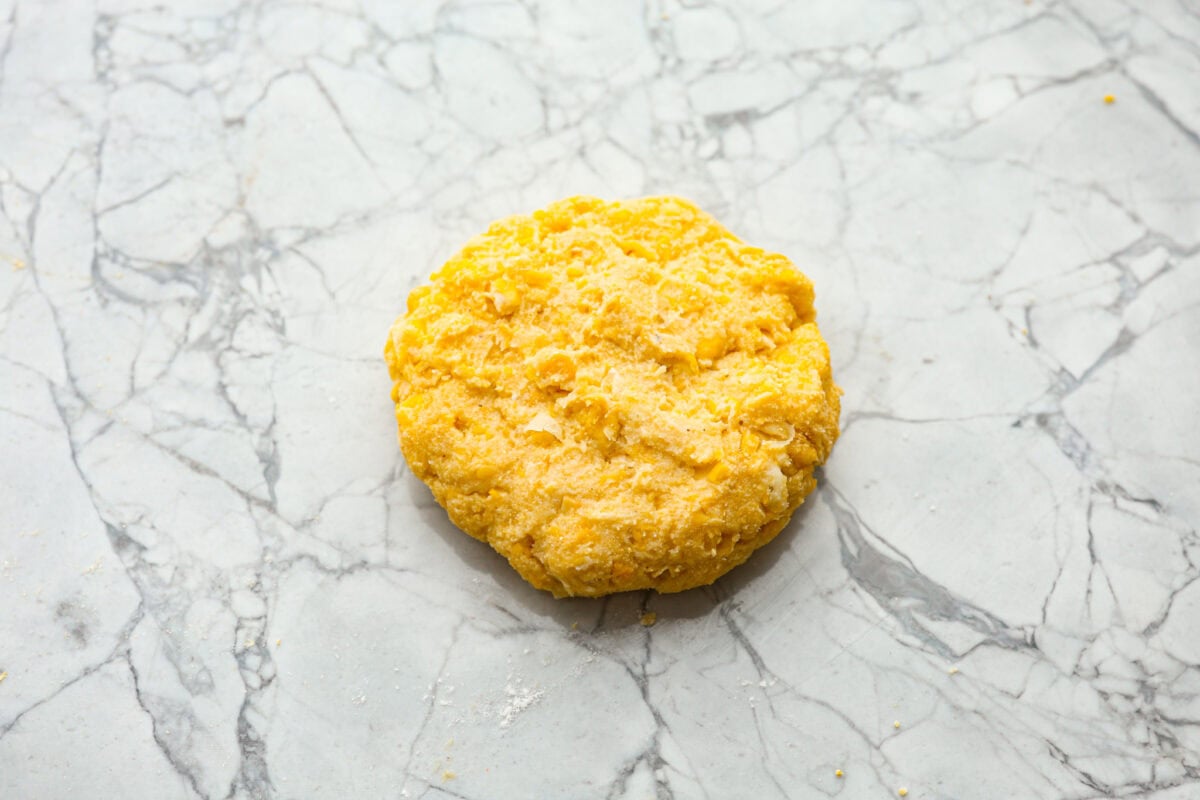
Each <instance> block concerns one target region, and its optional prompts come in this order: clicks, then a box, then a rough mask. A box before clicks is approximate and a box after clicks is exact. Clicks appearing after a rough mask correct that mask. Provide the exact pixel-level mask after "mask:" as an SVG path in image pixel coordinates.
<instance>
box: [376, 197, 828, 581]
mask: <svg viewBox="0 0 1200 800" xmlns="http://www.w3.org/2000/svg"><path fill="white" fill-rule="evenodd" d="M815 317H816V315H815V312H814V310H813V288H812V284H811V282H810V281H809V280H808V279H807V278H806V277H805V276H804V275H803V274H802V273H801V272H800V271H799V270H797V269H796V268H795V267H794V266H793V265H792V264H791V262H789V261H788V259H787V258H785V257H784V256H782V255H778V254H775V253H769V252H765V251H763V250H761V249H759V248H757V247H751V246H748V245H746V244H744V243H743V242H742V241H741V240H739V239H738V238H737V237H735V236H734V235H732V234H731V233H730V232H729V231H728V230H726V229H725V228H724V227H722V226H721V225H720V224H719V223H718V222H717V221H716V220H714V219H713V218H712V217H711V216H709V215H708V214H706V213H704V212H703V211H701V210H699V209H698V208H696V207H695V206H694V205H692V204H691V203H689V202H687V201H686V200H682V199H680V198H676V197H647V198H643V199H639V200H632V201H626V202H604V201H602V200H599V199H596V198H592V197H572V198H569V199H566V200H562V201H560V202H557V203H554V204H553V205H551V206H549V207H547V208H545V209H543V210H541V211H537V212H534V213H533V214H532V215H528V216H515V217H510V218H508V219H503V220H500V221H498V222H496V223H494V224H493V225H492V226H491V227H489V228H488V230H487V232H486V233H484V234H483V235H481V236H477V237H475V238H474V239H472V240H471V241H469V242H468V243H467V244H466V246H464V247H463V248H462V250H461V251H460V252H459V253H458V254H457V255H455V256H454V257H453V258H451V259H450V260H449V261H447V262H446V264H445V265H444V266H443V267H442V268H441V269H440V270H438V271H437V272H436V273H435V274H434V275H433V277H432V279H431V281H430V283H429V284H428V285H425V286H421V287H419V288H417V289H415V290H414V291H413V292H412V294H411V295H410V296H409V298H408V313H407V314H405V315H404V316H403V317H402V318H400V319H399V320H397V322H396V323H395V325H394V326H393V328H392V330H391V333H390V336H389V337H388V341H387V345H386V347H385V357H386V359H387V363H388V369H389V372H390V374H391V377H392V380H393V381H394V386H393V390H392V399H393V400H394V402H395V404H396V420H397V422H398V424H399V436H400V446H401V449H402V450H403V452H404V456H405V458H406V459H407V461H408V464H409V466H410V467H411V469H412V471H413V473H414V474H415V475H416V476H417V477H418V478H420V479H421V480H423V481H424V482H425V483H426V484H428V485H429V487H430V489H431V490H432V491H433V495H434V497H435V498H436V499H437V501H438V502H439V503H440V504H441V505H442V506H443V507H445V509H446V511H447V512H448V514H449V516H450V519H451V520H452V521H453V522H454V524H455V525H457V526H458V527H460V528H462V529H463V530H464V531H466V532H467V533H469V534H470V535H472V536H474V537H476V538H478V539H482V540H483V541H486V542H488V543H489V544H490V545H491V546H492V547H493V548H495V549H496V550H497V551H498V552H499V553H500V554H501V555H503V556H504V557H505V558H507V559H508V561H509V563H510V564H512V566H513V568H514V569H516V570H517V572H519V573H520V574H521V575H522V577H524V578H525V579H526V580H528V581H529V582H530V583H531V584H533V585H534V586H536V587H538V588H539V589H546V590H549V591H551V592H553V593H554V594H555V595H556V596H560V597H561V596H568V595H583V596H593V597H594V596H599V595H605V594H609V593H611V592H621V591H628V590H631V589H646V588H650V589H655V590H657V591H660V592H677V591H682V590H684V589H689V588H692V587H695V586H702V585H705V584H708V583H711V582H712V581H714V580H716V579H717V578H718V577H720V576H721V575H723V574H725V573H726V572H728V571H729V570H730V569H732V568H733V567H735V566H737V565H738V564H741V563H742V562H743V561H745V560H746V559H747V558H748V557H749V556H750V554H751V553H752V552H753V551H754V550H755V549H757V548H759V547H761V546H763V545H764V544H766V543H767V542H769V541H770V540H771V539H772V538H774V536H775V535H776V534H777V533H779V531H780V530H781V529H782V528H783V527H784V526H785V525H786V524H787V522H788V520H789V519H790V517H791V515H792V513H793V512H794V511H795V510H796V508H797V507H798V506H799V505H800V504H801V503H802V502H803V500H804V498H805V496H807V495H808V494H809V493H810V492H811V491H812V490H813V488H814V487H815V485H816V481H815V480H814V478H813V470H814V468H816V467H817V466H819V465H820V464H822V463H824V461H825V459H826V458H827V457H828V455H829V453H830V450H831V448H832V447H833V444H834V442H835V441H836V439H837V436H838V413H839V408H840V403H839V395H840V393H841V392H840V390H839V389H838V388H837V386H836V385H835V384H834V382H833V378H832V374H831V372H830V366H829V351H828V348H827V346H826V344H825V341H824V340H823V339H822V338H821V335H820V332H819V331H818V329H817V325H816V322H815Z"/></svg>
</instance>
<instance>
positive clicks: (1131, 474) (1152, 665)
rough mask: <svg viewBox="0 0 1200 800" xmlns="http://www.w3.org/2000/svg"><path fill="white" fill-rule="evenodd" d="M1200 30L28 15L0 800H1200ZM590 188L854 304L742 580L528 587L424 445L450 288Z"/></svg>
mask: <svg viewBox="0 0 1200 800" xmlns="http://www.w3.org/2000/svg"><path fill="white" fill-rule="evenodd" d="M1197 43H1200V11H1198V7H1197V6H1196V4H1195V3H1193V2H1191V0H1148V1H1147V2H1141V1H1140V0H1139V2H1132V0H1129V1H1128V2H1123V1H1122V0H1077V1H1076V2H1044V1H1043V0H1033V2H1022V1H1021V0H996V1H995V2H968V3H942V2H934V1H933V0H920V1H919V2H882V1H877V2H867V1H866V0H853V1H846V0H837V1H835V0H827V1H826V2H813V3H782V2H778V1H777V0H776V1H773V2H766V1H764V2H744V3H716V2H714V3H703V2H688V3H684V4H680V3H677V2H659V0H649V2H647V3H640V2H614V3H608V2H605V3H600V2H595V3H567V2H557V1H556V2H545V3H542V4H536V3H534V2H499V1H496V2H445V3H442V2H426V1H425V0H420V1H409V0H405V1H404V2H395V3H388V2H384V0H344V2H339V1H337V0H327V2H313V3H299V2H261V3H247V4H240V3H236V2H232V0H226V1H225V2H217V0H191V1H190V2H173V1H172V2H167V3H163V2H160V0H96V2H94V3H93V2H89V1H87V0H59V1H57V2H50V0H17V2H15V3H14V0H0V262H2V263H0V331H2V333H0V374H2V377H0V442H2V445H0V446H2V451H0V453H2V457H0V508H2V509H3V511H4V513H3V522H2V523H0V676H3V680H2V682H0V797H4V798H67V797H89V798H116V797H146V798H197V797H202V798H226V797H230V798H265V797H287V798H344V797H361V798H376V797H379V798H404V797H411V798H417V797H427V798H437V797H459V798H472V799H475V798H478V799H480V800H483V799H485V798H501V797H538V798H565V797H609V798H647V797H653V796H658V797H676V798H692V797H708V798H731V797H754V798H776V797H796V798H810V797H833V796H839V797H844V798H855V799H857V798H872V797H878V798H884V797H894V796H895V795H896V793H897V791H898V789H899V788H900V787H906V788H907V789H908V797H909V798H913V800H917V798H921V799H925V798H998V799H999V798H1005V799H1007V798H1094V797H1112V796H1121V797H1145V798H1155V799H1156V800H1183V799H1184V798H1195V797H1200V754H1198V753H1200V580H1198V577H1200V538H1198V536H1197V527H1198V525H1200V491H1198V488H1200V425H1198V424H1197V410H1198V409H1197V401H1196V398H1197V396H1200V45H1198V44H1197ZM1107 94H1112V95H1114V96H1115V102H1114V103H1112V104H1111V105H1106V104H1105V103H1104V102H1103V98H1104V96H1105V95H1107ZM578 193H594V194H600V195H603V196H607V197H621V196H634V195H641V194H650V193H680V194H684V195H687V196H690V197H691V198H693V199H694V200H696V201H697V202H699V203H700V204H701V205H703V206H704V207H706V208H708V209H709V210H711V211H712V212H714V213H715V214H717V215H718V216H719V217H720V218H721V219H722V220H723V221H725V222H726V223H727V224H728V225H729V226H731V227H732V228H733V229H734V230H735V231H737V232H738V233H740V234H741V235H742V236H743V237H744V238H746V239H748V240H751V241H753V242H754V243H756V244H760V245H763V246H767V247H771V248H776V249H779V250H781V251H783V252H785V253H787V254H788V255H790V256H791V257H792V258H793V259H794V260H795V261H796V262H797V263H798V264H799V265H800V266H801V267H802V268H803V269H804V270H805V271H806V272H807V273H808V274H809V275H810V276H811V277H812V278H813V280H814V281H815V283H816V286H817V300H818V308H819V310H820V319H821V323H822V327H823V329H824V331H825V332H826V335H827V337H828V338H829V340H830V344H831V347H832V351H833V354H834V361H835V369H836V375H837V378H838V380H839V382H840V383H841V384H842V386H844V387H845V389H846V395H845V406H844V409H845V410H844V416H843V423H844V426H845V433H844V435H843V438H842V440H841V442H840V443H839V445H838V447H837V449H836V451H835V453H834V455H833V458H832V460H831V462H830V463H829V465H828V466H827V468H826V469H825V471H824V477H823V484H822V487H821V489H820V490H819V492H818V494H816V495H815V496H814V497H813V498H812V499H811V500H810V502H809V503H808V504H807V505H806V507H805V508H804V509H803V510H802V512H801V513H800V514H799V515H798V517H797V520H796V522H795V524H793V525H792V526H791V527H790V528H789V529H788V530H787V531H785V532H784V534H782V535H781V536H780V537H779V538H778V540H777V541H776V542H775V543H773V544H772V545H771V546H769V547H768V548H767V549H766V550H764V551H763V552H761V553H760V554H758V555H757V556H756V557H755V558H754V559H753V560H752V561H751V562H750V563H749V564H747V565H746V566H745V567H743V568H741V569H739V570H737V571H735V572H734V573H733V574H731V575H730V576H728V577H727V578H726V579H725V580H722V581H720V582H719V583H718V584H717V585H715V586H713V587H711V588H710V589H705V590H698V591H693V592H689V593H685V594H683V595H676V596H656V595H653V594H640V593H639V594H636V595H630V596H619V597H614V598H611V599H609V600H606V601H555V600H553V599H551V598H550V597H549V596H546V595H543V594H540V593H537V592H535V591H533V590H532V589H530V588H528V587H527V586H526V585H525V584H523V583H522V582H521V581H520V580H519V579H518V578H517V577H516V576H515V575H514V574H513V573H512V572H511V571H510V570H509V569H508V567H507V566H506V565H505V564H504V563H503V562H502V561H501V560H500V559H499V558H498V557H496V556H495V555H493V554H492V553H491V551H490V550H488V549H487V548H486V547H484V546H482V545H480V544H478V543H476V542H474V541H472V540H470V539H468V538H466V537H465V536H464V535H462V534H460V533H458V532H456V531H455V530H454V529H452V527H451V526H450V525H449V524H448V523H447V521H446V519H445V516H444V514H443V513H442V512H441V511H440V510H439V509H438V508H437V507H435V506H434V505H433V504H432V503H431V500H430V498H429V495H428V493H427V492H426V491H425V490H424V488H423V487H422V486H420V485H419V484H417V483H416V482H415V481H414V480H413V479H412V477H411V476H410V475H409V474H408V473H407V471H406V470H405V468H404V465H403V463H402V459H401V458H400V455H399V452H398V449H397V447H396V443H395V434H394V429H393V420H392V415H391V409H390V407H389V403H388V389H389V385H388V380H387V377H386V374H385V370H384V366H383V363H382V359H381V347H382V344H383V340H384V336H385V333H386V330H387V328H388V325H389V323H390V322H391V321H392V319H393V317H394V316H395V315H396V314H398V313H399V312H400V311H401V310H402V308H403V303H404V297H405V295H406V293H407V291H408V290H409V289H410V288H411V287H412V286H413V285H414V283H415V282H416V281H418V280H419V279H421V278H422V277H423V276H425V275H427V274H428V273H429V272H430V271H431V270H432V269H433V268H434V267H436V266H437V265H438V264H439V263H440V261H441V260H442V259H444V258H445V257H447V256H448V255H449V254H450V253H451V252H452V251H453V249H454V248H455V247H456V245H457V244H459V243H461V242H462V241H463V240H465V239H466V238H467V237H468V236H469V235H471V234H473V233H475V232H477V231H478V230H480V229H481V228H482V227H483V226H484V225H485V224H486V223H487V222H488V221H489V220H490V219H492V218H494V217H497V216H501V215H505V214H509V213H515V212H520V211H528V210H531V209H533V208H536V207H538V206H540V205H542V204H544V203H546V202H548V201H551V200H553V199H556V198H558V197H561V196H564V195H568V194H578ZM643 609H650V610H654V611H656V612H657V615H658V622H657V624H656V625H655V626H653V627H651V628H644V627H642V626H641V625H640V624H638V619H639V614H640V612H641V611H642V610H643ZM956 670H957V671H956ZM894 721H898V722H899V723H900V727H899V728H897V727H895V726H894V724H893V723H894ZM836 769H841V770H843V771H844V777H842V778H840V779H839V778H837V777H835V770H836Z"/></svg>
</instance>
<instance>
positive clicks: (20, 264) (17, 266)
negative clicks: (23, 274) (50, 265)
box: [10, 258, 25, 272]
mask: <svg viewBox="0 0 1200 800" xmlns="http://www.w3.org/2000/svg"><path fill="white" fill-rule="evenodd" d="M10 260H11V261H12V268H13V272H20V271H21V270H23V269H25V262H24V261H22V260H21V259H19V258H14V259H10Z"/></svg>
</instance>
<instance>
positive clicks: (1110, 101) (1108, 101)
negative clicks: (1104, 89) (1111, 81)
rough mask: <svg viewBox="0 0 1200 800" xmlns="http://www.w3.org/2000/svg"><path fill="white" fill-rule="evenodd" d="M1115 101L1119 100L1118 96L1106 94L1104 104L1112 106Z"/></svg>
mask: <svg viewBox="0 0 1200 800" xmlns="http://www.w3.org/2000/svg"><path fill="white" fill-rule="evenodd" d="M1115 102H1117V98H1116V97H1115V96H1113V95H1111V94H1106V95H1104V105H1106V106H1111V105H1112V104H1113V103H1115Z"/></svg>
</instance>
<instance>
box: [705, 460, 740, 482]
mask: <svg viewBox="0 0 1200 800" xmlns="http://www.w3.org/2000/svg"><path fill="white" fill-rule="evenodd" d="M731 472H733V470H732V469H731V468H730V466H729V463H728V462H726V461H718V462H717V463H716V464H714V465H713V468H712V469H710V470H709V471H708V475H706V476H705V477H707V478H708V479H709V480H710V481H712V482H713V483H716V482H717V481H723V480H725V479H726V478H728V477H729V474H730V473H731Z"/></svg>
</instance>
